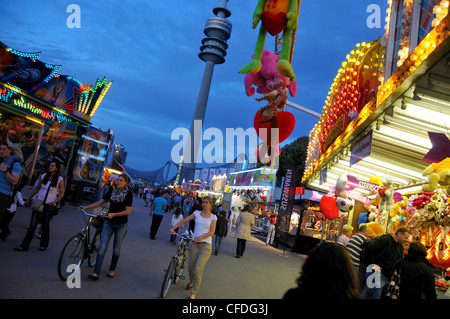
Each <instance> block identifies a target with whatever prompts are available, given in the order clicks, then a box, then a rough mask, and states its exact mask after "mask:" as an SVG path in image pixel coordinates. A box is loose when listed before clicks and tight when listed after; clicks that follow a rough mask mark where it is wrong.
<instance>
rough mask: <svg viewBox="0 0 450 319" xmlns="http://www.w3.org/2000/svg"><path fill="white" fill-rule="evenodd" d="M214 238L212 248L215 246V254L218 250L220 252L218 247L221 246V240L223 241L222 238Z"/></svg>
mask: <svg viewBox="0 0 450 319" xmlns="http://www.w3.org/2000/svg"><path fill="white" fill-rule="evenodd" d="M215 237H216V238H215V241H214V244H215V245H214V246H215V251H217V252H219V250H220V246H222V239H223V236H217V235H216V236H215Z"/></svg>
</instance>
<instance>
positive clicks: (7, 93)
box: [0, 83, 72, 123]
mask: <svg viewBox="0 0 450 319" xmlns="http://www.w3.org/2000/svg"><path fill="white" fill-rule="evenodd" d="M0 101H3V102H5V103H12V104H13V105H14V106H16V107H20V108H23V109H26V110H27V111H28V112H31V113H33V114H36V115H39V116H41V117H42V118H44V119H47V120H51V121H58V122H64V123H72V119H70V116H71V115H70V114H69V113H68V112H66V111H65V110H63V109H60V108H57V107H53V106H49V107H45V106H44V103H41V102H40V101H39V102H37V101H35V99H33V98H32V97H30V96H29V95H27V94H26V93H25V92H23V91H22V90H21V89H19V88H17V87H15V86H13V85H9V84H6V83H2V86H0Z"/></svg>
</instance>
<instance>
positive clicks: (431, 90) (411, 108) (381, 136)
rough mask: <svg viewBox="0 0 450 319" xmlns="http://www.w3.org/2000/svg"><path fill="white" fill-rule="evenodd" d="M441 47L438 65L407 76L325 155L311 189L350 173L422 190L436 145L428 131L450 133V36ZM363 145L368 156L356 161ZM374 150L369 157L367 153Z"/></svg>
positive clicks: (424, 65) (322, 188) (327, 187)
mask: <svg viewBox="0 0 450 319" xmlns="http://www.w3.org/2000/svg"><path fill="white" fill-rule="evenodd" d="M442 46H443V47H440V52H437V53H436V54H435V55H434V56H433V57H432V59H431V60H433V58H434V61H433V63H430V61H424V62H423V63H422V66H421V72H420V74H419V75H417V73H416V74H415V76H414V77H411V78H407V79H405V80H404V81H403V83H402V85H400V86H398V87H397V89H396V90H395V91H394V92H392V93H391V94H390V98H388V99H386V100H385V101H384V102H383V104H382V105H380V106H379V107H378V109H379V111H378V112H373V114H372V116H371V117H369V118H368V119H367V120H366V121H365V122H364V124H361V125H359V126H358V129H356V130H355V131H354V132H353V133H352V134H351V135H350V136H349V137H347V138H346V139H345V141H343V142H342V143H341V144H340V145H339V147H336V148H335V149H334V150H333V151H332V152H331V154H329V155H328V156H327V157H326V158H325V159H324V160H323V159H322V161H321V163H320V165H318V166H316V168H315V170H314V171H313V172H312V173H311V174H310V175H309V176H307V177H306V180H304V182H306V184H308V186H309V187H310V188H312V189H315V190H318V191H322V192H325V193H326V192H328V191H329V190H330V187H333V186H335V184H336V180H337V178H338V177H339V176H340V175H341V174H343V173H345V172H348V174H350V175H353V176H355V177H357V178H360V179H362V180H366V181H368V180H369V178H370V177H371V176H373V175H378V176H390V177H391V178H392V179H393V181H394V188H395V189H396V190H399V191H400V192H407V191H412V190H420V189H421V185H422V184H424V183H425V182H426V181H427V178H426V177H423V176H422V172H423V170H424V169H425V168H426V167H427V166H428V165H429V163H427V162H425V161H422V159H423V158H424V156H425V155H426V154H427V153H428V152H429V151H430V149H431V148H432V143H431V141H430V138H429V134H428V132H436V133H442V134H445V135H446V136H447V138H448V137H449V136H450V133H449V132H450V53H449V52H450V49H449V48H450V45H449V41H448V39H447V41H445V42H444V43H443V44H442ZM437 54H439V55H440V56H437ZM377 113H378V114H377ZM364 137H366V139H365V140H363V138H364ZM363 143H365V144H364V145H363ZM370 143H371V144H370ZM358 146H361V147H360V151H361V150H362V151H363V153H364V152H365V155H362V156H361V157H362V159H360V160H359V161H358V162H357V163H354V161H353V160H352V159H351V156H352V153H353V154H354V155H355V153H356V148H357V147H358ZM369 151H370V155H367V154H369ZM364 156H365V157H364ZM351 161H352V162H351ZM321 173H322V178H321ZM325 180H326V182H325ZM321 181H322V183H321ZM359 191H361V192H362V193H364V192H365V191H364V190H362V189H359Z"/></svg>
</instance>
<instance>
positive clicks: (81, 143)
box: [0, 42, 112, 192]
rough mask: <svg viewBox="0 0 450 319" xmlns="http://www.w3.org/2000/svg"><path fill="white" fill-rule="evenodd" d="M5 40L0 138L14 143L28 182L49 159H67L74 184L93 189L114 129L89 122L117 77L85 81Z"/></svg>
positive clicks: (0, 63) (0, 58)
mask: <svg viewBox="0 0 450 319" xmlns="http://www.w3.org/2000/svg"><path fill="white" fill-rule="evenodd" d="M39 54H40V53H39V52H34V53H25V52H20V51H18V50H15V49H13V48H11V47H9V46H7V45H6V44H4V43H2V42H0V139H1V141H2V142H5V141H7V142H8V143H10V144H11V145H13V146H14V154H18V155H19V157H20V158H21V159H22V160H23V161H22V168H23V171H24V173H25V175H26V176H27V179H26V180H27V184H31V183H34V181H35V180H36V178H37V176H38V174H39V173H41V172H44V171H45V170H46V167H47V163H48V161H50V160H58V161H59V162H60V163H62V164H64V170H63V174H66V175H67V178H68V181H69V182H70V183H71V184H72V185H75V184H76V185H79V188H80V192H82V191H83V187H84V188H87V189H86V190H91V191H94V190H95V189H96V187H97V186H98V184H99V182H100V179H101V176H102V174H103V166H104V161H105V159H106V155H107V152H108V148H109V141H110V138H111V134H112V133H111V132H110V131H108V132H103V131H101V130H98V129H95V128H93V127H91V123H90V122H89V121H90V119H91V118H92V116H93V115H94V114H95V111H96V110H97V108H98V107H99V105H100V103H101V101H102V99H103V97H104V96H105V94H106V92H107V91H108V89H109V87H110V86H111V84H112V82H108V81H106V79H103V80H101V81H99V80H97V81H96V83H95V84H94V85H87V84H83V83H81V82H80V81H79V80H78V79H76V78H75V77H73V76H70V75H62V74H59V73H58V72H59V69H60V67H61V66H60V65H52V64H48V63H45V62H43V61H40V60H38V56H39Z"/></svg>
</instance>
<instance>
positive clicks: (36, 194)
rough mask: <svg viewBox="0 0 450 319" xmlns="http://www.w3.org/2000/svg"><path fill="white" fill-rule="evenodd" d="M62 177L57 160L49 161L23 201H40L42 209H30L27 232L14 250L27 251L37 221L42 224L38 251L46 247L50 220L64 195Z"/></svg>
mask: <svg viewBox="0 0 450 319" xmlns="http://www.w3.org/2000/svg"><path fill="white" fill-rule="evenodd" d="M62 181H63V178H62V177H61V176H59V164H58V163H57V162H53V161H52V162H50V163H49V166H48V169H47V173H45V174H43V175H42V176H41V177H40V179H39V182H38V184H37V186H36V187H35V188H34V189H33V191H32V192H31V195H30V196H29V197H28V199H27V200H26V201H25V206H28V205H29V204H30V200H31V199H33V200H36V201H42V203H43V204H44V209H43V210H42V211H40V212H39V211H37V210H32V213H31V220H30V226H29V227H28V231H27V234H26V235H25V238H24V239H23V240H22V243H21V244H20V246H19V247H18V248H15V250H16V251H27V250H28V247H29V246H30V243H31V241H32V240H33V236H34V232H35V231H36V226H37V224H38V222H39V221H40V222H41V225H42V234H41V241H40V247H39V250H40V251H44V250H46V249H47V247H48V243H49V240H50V220H51V218H52V217H53V214H54V213H55V212H56V210H57V209H58V208H57V206H56V205H57V204H58V202H59V201H60V200H61V199H62V198H63V197H64V184H63V182H62Z"/></svg>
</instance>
